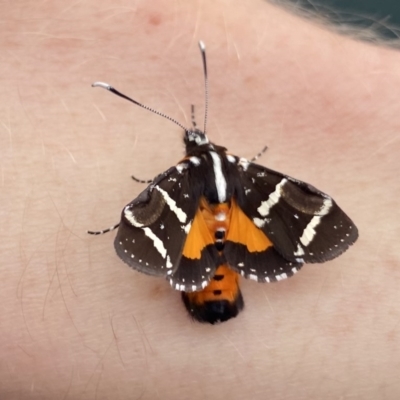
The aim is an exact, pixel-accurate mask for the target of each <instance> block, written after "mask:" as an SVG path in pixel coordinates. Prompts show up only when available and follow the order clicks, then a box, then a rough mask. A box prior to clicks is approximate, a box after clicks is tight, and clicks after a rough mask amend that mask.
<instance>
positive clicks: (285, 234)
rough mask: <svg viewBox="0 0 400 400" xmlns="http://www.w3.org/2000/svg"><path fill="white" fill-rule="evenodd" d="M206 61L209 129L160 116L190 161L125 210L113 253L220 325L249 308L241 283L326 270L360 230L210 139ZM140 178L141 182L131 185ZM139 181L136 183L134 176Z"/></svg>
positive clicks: (294, 184) (298, 186) (315, 196)
mask: <svg viewBox="0 0 400 400" xmlns="http://www.w3.org/2000/svg"><path fill="white" fill-rule="evenodd" d="M199 47H200V51H201V55H202V61H203V69H204V80H205V98H206V112H205V118H204V130H200V129H198V128H197V127H196V123H195V122H194V118H193V127H192V128H190V129H187V128H185V127H184V126H183V125H182V124H180V123H179V122H177V121H176V120H174V119H172V118H170V117H168V116H166V115H165V114H162V113H160V112H158V111H156V110H153V109H151V108H149V107H147V106H145V105H143V104H141V103H139V102H137V101H136V100H133V99H132V98H130V97H128V96H126V95H124V94H122V93H121V92H119V91H118V90H116V89H115V88H113V87H112V86H110V85H109V84H106V83H102V82H95V83H94V84H93V86H97V87H101V88H104V89H107V90H109V91H110V92H112V93H114V94H116V95H118V96H120V97H122V98H124V99H126V100H129V101H131V102H133V103H134V104H136V105H138V106H140V107H143V108H146V109H148V110H150V111H152V112H154V113H156V114H158V115H161V116H163V117H165V118H167V119H169V120H171V121H172V122H174V123H175V124H177V125H178V126H180V127H181V128H182V129H183V130H184V139H183V141H184V145H185V152H186V155H185V156H184V158H183V159H182V160H181V161H179V162H178V163H177V165H175V166H173V167H171V168H169V169H168V170H167V171H165V172H162V173H161V174H160V175H158V176H157V177H155V178H154V179H153V180H152V181H149V182H148V183H149V185H148V186H147V187H146V189H145V190H143V191H142V192H141V193H140V194H139V195H138V196H137V197H136V198H135V199H134V200H132V201H131V202H130V203H129V204H128V205H126V206H125V207H124V209H123V210H122V215H121V221H120V223H119V224H117V225H115V226H113V227H111V228H109V229H106V230H103V231H96V232H93V231H89V233H90V234H102V233H106V232H109V231H111V230H114V229H117V228H118V231H117V235H116V238H115V242H114V245H115V250H116V252H117V254H118V256H119V257H120V258H121V259H122V261H124V262H125V263H126V264H128V265H129V266H130V267H132V268H134V269H135V270H138V271H140V272H144V273H146V274H149V275H154V276H160V277H164V278H166V279H167V280H168V282H169V283H170V285H171V286H172V288H173V289H175V290H178V291H180V292H181V293H182V299H183V302H184V304H185V306H186V308H187V310H188V312H189V314H190V315H191V316H192V317H193V318H194V319H196V320H198V321H200V322H209V323H211V324H214V323H216V322H222V321H226V320H229V319H230V318H232V317H236V316H237V314H238V313H239V312H240V310H241V309H242V308H243V305H244V302H243V297H242V294H241V291H240V288H239V276H243V277H245V278H249V279H252V280H254V281H257V282H276V281H280V280H282V279H286V278H289V277H291V276H292V275H294V274H295V273H296V272H297V271H299V269H300V268H301V267H302V265H303V264H304V263H322V262H325V261H329V260H332V259H334V258H336V257H338V256H339V255H340V254H342V253H343V252H344V251H346V250H347V249H348V248H349V246H350V245H352V244H353V243H354V242H355V241H356V240H357V237H358V231H357V227H356V226H355V225H354V223H353V222H352V220H351V219H350V218H349V217H348V216H347V215H346V214H345V213H344V212H343V211H342V210H341V209H340V208H339V206H338V205H337V204H336V202H335V201H334V200H333V199H332V198H331V197H330V196H328V195H327V194H325V193H323V192H321V191H320V190H318V189H316V188H315V187H313V186H312V185H310V184H308V183H305V182H302V181H300V180H297V179H294V178H292V177H290V176H287V175H284V174H282V173H280V172H276V171H273V170H271V169H268V168H266V167H264V166H261V165H258V164H256V163H255V162H254V161H255V160H256V158H257V157H255V158H254V159H252V160H247V159H245V158H242V157H238V156H236V155H233V154H231V153H229V152H228V151H227V149H226V148H225V147H223V146H219V145H217V144H214V143H212V142H210V141H209V139H208V137H207V135H206V123H207V107H208V78H207V63H206V53H205V46H204V43H203V42H199ZM134 179H136V178H134ZM136 180H138V179H136Z"/></svg>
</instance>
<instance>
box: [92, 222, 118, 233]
mask: <svg viewBox="0 0 400 400" xmlns="http://www.w3.org/2000/svg"><path fill="white" fill-rule="evenodd" d="M118 227H119V223H118V224H116V225H113V226H112V227H111V228H107V229H103V230H102V231H87V233H88V234H89V235H103V234H104V233H108V232H111V231H113V230H114V229H117V228H118Z"/></svg>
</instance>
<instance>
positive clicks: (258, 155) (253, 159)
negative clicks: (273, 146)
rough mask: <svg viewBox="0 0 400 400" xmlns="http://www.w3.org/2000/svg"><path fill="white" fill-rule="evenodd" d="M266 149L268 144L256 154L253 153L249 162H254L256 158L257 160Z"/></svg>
mask: <svg viewBox="0 0 400 400" xmlns="http://www.w3.org/2000/svg"><path fill="white" fill-rule="evenodd" d="M267 149H268V146H265V147H264V148H263V149H262V150H261V151H260V152H259V153H258V154H257V155H255V156H254V157H253V158H252V159H251V160H250V162H254V161H256V160H258V159H259V158H260V157H261V156H262V155H263V154H264V153H265V152H266V151H267Z"/></svg>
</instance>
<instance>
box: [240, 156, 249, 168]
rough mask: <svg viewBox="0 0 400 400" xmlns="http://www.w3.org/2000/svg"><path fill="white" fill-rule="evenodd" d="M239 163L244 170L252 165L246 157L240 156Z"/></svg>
mask: <svg viewBox="0 0 400 400" xmlns="http://www.w3.org/2000/svg"><path fill="white" fill-rule="evenodd" d="M239 165H240V166H241V167H242V168H243V171H247V168H249V165H250V161H249V160H246V159H245V158H240V159H239Z"/></svg>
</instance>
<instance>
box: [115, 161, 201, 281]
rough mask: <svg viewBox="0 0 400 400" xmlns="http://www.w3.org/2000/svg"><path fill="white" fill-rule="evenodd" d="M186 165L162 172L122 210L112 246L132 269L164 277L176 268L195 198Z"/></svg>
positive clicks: (193, 210)
mask: <svg viewBox="0 0 400 400" xmlns="http://www.w3.org/2000/svg"><path fill="white" fill-rule="evenodd" d="M189 167H190V165H189V163H181V164H178V165H177V166H176V167H172V168H170V169H169V170H167V171H166V172H164V173H162V174H161V175H159V176H158V177H157V178H155V179H154V181H153V183H152V184H151V185H150V186H148V187H147V188H146V189H145V190H144V191H143V192H142V193H141V194H140V195H139V196H138V197H137V198H136V199H135V200H133V201H132V202H131V203H129V204H128V205H127V206H126V207H125V208H124V209H123V211H122V215H121V223H120V226H119V229H118V233H117V236H116V238H115V242H114V245H115V249H116V252H117V254H118V255H119V257H120V258H121V259H122V260H123V261H124V262H126V263H127V264H128V265H129V266H131V267H132V268H134V269H137V270H138V271H141V272H144V273H146V274H149V275H157V276H164V277H166V276H169V275H172V274H173V273H174V272H175V271H176V270H177V268H178V266H179V262H180V259H181V253H182V248H183V245H184V243H185V238H186V235H187V231H188V229H189V227H190V225H191V223H192V220H193V218H194V215H195V212H196V208H197V204H198V201H199V199H198V198H193V196H192V191H191V187H190V181H189V180H190V177H189V173H188V168H189Z"/></svg>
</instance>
